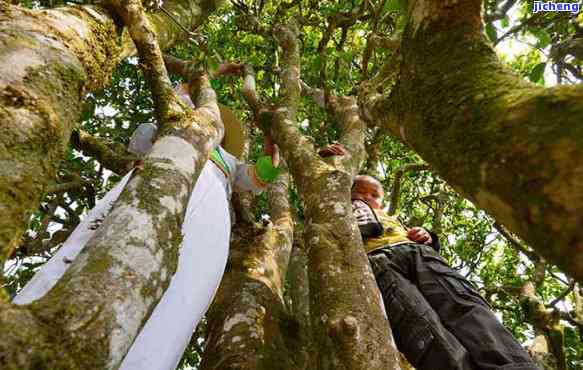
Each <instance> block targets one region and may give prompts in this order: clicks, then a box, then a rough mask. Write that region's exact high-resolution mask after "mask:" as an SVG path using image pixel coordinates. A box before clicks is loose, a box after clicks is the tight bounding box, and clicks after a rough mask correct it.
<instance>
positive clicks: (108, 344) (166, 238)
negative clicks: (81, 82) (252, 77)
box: [0, 0, 223, 370]
mask: <svg viewBox="0 0 583 370" xmlns="http://www.w3.org/2000/svg"><path fill="white" fill-rule="evenodd" d="M114 5H115V6H116V11H117V12H118V13H119V14H120V15H121V16H122V18H123V19H124V21H125V22H126V24H127V26H128V29H129V33H130V34H131V37H132V40H133V41H134V43H135V45H136V47H137V48H138V51H139V54H140V62H141V65H142V66H144V69H145V71H146V78H147V80H148V83H149V85H150V89H151V90H152V95H153V97H154V106H155V108H156V113H157V119H158V123H159V125H160V132H159V138H158V139H157V140H156V142H155V143H154V145H153V147H152V150H151V151H150V153H148V154H147V155H146V157H145V159H144V163H143V165H142V166H141V167H139V168H137V169H136V170H135V172H134V173H133V175H132V177H131V178H130V179H129V181H128V183H127V184H126V185H125V187H124V189H123V191H122V192H121V194H120V196H119V198H118V199H117V200H116V201H115V203H114V204H113V206H112V209H111V211H110V212H109V214H108V215H107V216H106V217H105V220H104V222H103V224H102V225H101V226H100V227H99V230H97V231H96V232H95V233H94V234H93V235H92V236H91V238H90V239H89V240H88V242H87V244H86V245H85V246H83V248H82V250H81V252H80V254H79V255H78V256H77V258H75V260H74V261H73V262H72V264H71V266H70V268H69V269H67V271H66V272H65V274H64V275H63V277H61V278H60V279H59V280H58V282H57V283H56V285H55V286H54V287H52V289H51V290H49V291H48V293H46V294H45V295H44V296H43V297H42V298H40V299H38V300H36V301H34V302H33V303H31V304H30V305H27V306H20V307H15V306H12V305H9V304H4V303H2V306H0V307H1V308H2V310H1V311H0V330H1V331H2V333H3V341H2V342H0V354H1V355H0V367H2V368H3V369H22V370H26V369H30V370H32V369H116V368H118V366H119V364H120V362H121V361H122V359H123V358H124V356H125V354H126V352H127V350H128V349H129V347H130V345H131V344H132V342H133V341H134V339H135V338H136V336H137V335H138V332H139V330H140V328H141V327H142V326H143V324H144V323H145V321H146V319H147V318H148V317H149V315H150V314H151V312H152V310H153V309H154V308H155V307H156V305H157V303H158V301H159V300H160V298H161V297H162V295H163V294H164V291H165V290H166V288H167V287H168V284H169V283H170V280H171V278H172V276H173V275H174V272H175V271H176V266H177V260H178V251H179V246H180V243H181V240H182V223H183V220H184V215H185V212H186V208H187V205H188V201H189V198H190V194H191V192H192V190H193V188H194V185H195V183H196V180H197V179H198V176H199V174H200V172H201V170H202V168H203V166H204V165H205V163H206V162H207V160H208V155H209V151H210V150H211V148H212V146H213V143H216V142H217V141H218V137H219V131H222V129H223V125H222V122H220V114H219V108H218V105H217V102H216V95H215V93H214V91H213V90H212V88H211V87H210V83H209V81H208V79H207V78H206V76H204V75H201V76H198V78H197V79H195V80H193V81H191V82H192V83H197V85H196V88H197V91H198V92H199V94H198V96H197V97H196V99H195V101H196V102H197V104H198V105H199V108H198V109H197V110H192V109H190V108H188V107H187V106H186V104H184V103H182V102H181V101H180V98H179V97H178V95H176V94H175V93H174V91H173V89H172V86H171V83H170V79H169V78H168V75H167V73H166V70H165V68H164V61H163V59H162V53H161V51H160V47H159V45H158V41H157V39H156V37H155V34H154V31H153V29H152V28H151V26H150V25H149V24H148V22H147V21H146V18H145V15H144V12H143V9H142V8H141V2H139V0H135V1H134V2H133V3H128V2H126V3H125V4H124V5H121V4H120V3H116V4H114ZM15 323H18V324H17V325H15ZM22 348H26V351H25V352H24V353H23V352H22ZM88 348H91V351H88V350H87V349H88Z"/></svg>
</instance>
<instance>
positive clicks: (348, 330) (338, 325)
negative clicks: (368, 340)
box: [328, 316, 359, 339]
mask: <svg viewBox="0 0 583 370" xmlns="http://www.w3.org/2000/svg"><path fill="white" fill-rule="evenodd" d="M358 331H359V330H358V321H357V320H356V318H355V317H354V316H345V317H342V318H337V319H333V320H331V321H330V326H329V329H328V334H329V335H330V337H332V338H336V339H342V338H346V339H348V338H355V339H357V338H358V336H359V335H358V334H359V333H358Z"/></svg>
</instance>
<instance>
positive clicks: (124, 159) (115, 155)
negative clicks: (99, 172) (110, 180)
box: [49, 129, 138, 192]
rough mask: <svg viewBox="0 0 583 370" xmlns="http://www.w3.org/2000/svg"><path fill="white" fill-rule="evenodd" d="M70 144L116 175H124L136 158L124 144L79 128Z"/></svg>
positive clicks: (74, 132)
mask: <svg viewBox="0 0 583 370" xmlns="http://www.w3.org/2000/svg"><path fill="white" fill-rule="evenodd" d="M71 145H72V146H73V147H74V148H75V149H77V150H79V151H81V152H82V153H83V154H85V155H86V156H88V157H93V158H95V159H96V160H97V161H98V162H99V163H101V165H102V166H104V167H105V168H107V169H108V170H111V171H113V172H115V173H117V174H118V175H125V174H126V173H127V172H128V171H129V170H130V169H131V168H132V167H133V165H134V162H135V161H136V160H137V159H138V158H137V157H136V156H135V155H134V154H132V153H130V152H128V151H127V148H126V146H125V145H123V144H118V143H114V142H112V141H110V140H107V139H104V138H100V137H97V136H93V135H91V134H89V133H88V132H86V131H84V130H80V129H79V130H75V131H73V133H72V134H71ZM49 192H50V189H49Z"/></svg>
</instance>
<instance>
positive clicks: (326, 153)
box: [318, 144, 348, 158]
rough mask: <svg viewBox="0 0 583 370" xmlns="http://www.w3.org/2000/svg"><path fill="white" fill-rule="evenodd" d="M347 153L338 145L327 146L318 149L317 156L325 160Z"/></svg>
mask: <svg viewBox="0 0 583 370" xmlns="http://www.w3.org/2000/svg"><path fill="white" fill-rule="evenodd" d="M347 153H348V151H347V150H346V149H345V148H344V147H343V146H342V145H340V144H332V145H328V146H327V147H325V148H324V149H320V151H319V152H318V154H319V155H320V157H323V158H326V157H331V156H334V155H345V154H347Z"/></svg>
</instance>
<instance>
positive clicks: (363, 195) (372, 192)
mask: <svg viewBox="0 0 583 370" xmlns="http://www.w3.org/2000/svg"><path fill="white" fill-rule="evenodd" d="M352 192H353V195H354V196H355V197H356V198H358V199H361V200H363V201H365V202H366V203H368V205H369V206H371V207H372V208H381V202H382V200H383V196H384V191H383V188H382V187H381V186H380V185H379V184H377V183H376V182H372V181H369V180H359V181H357V182H356V183H355V185H354V190H353V191H352Z"/></svg>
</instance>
